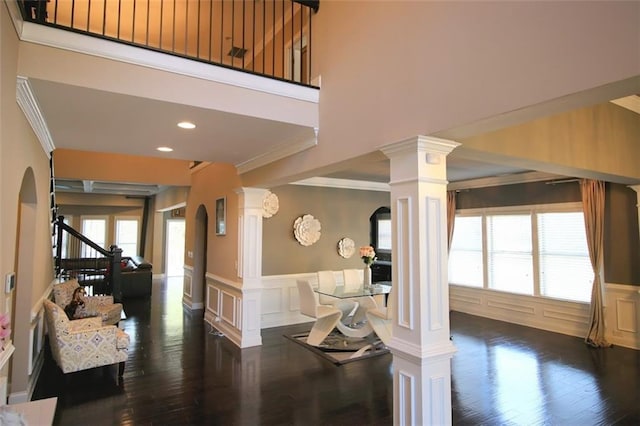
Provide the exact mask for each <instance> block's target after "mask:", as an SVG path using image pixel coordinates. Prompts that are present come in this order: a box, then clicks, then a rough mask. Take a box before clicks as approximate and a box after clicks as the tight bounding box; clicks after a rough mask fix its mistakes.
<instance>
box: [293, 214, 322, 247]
mask: <svg viewBox="0 0 640 426" xmlns="http://www.w3.org/2000/svg"><path fill="white" fill-rule="evenodd" d="M293 235H294V236H295V237H296V240H298V242H299V243H300V244H302V245H303V246H310V245H312V244H313V243H315V242H316V241H318V240H319V239H320V222H319V221H318V219H316V218H314V217H313V216H312V215H310V214H305V215H304V216H300V217H299V218H297V219H296V220H295V222H293Z"/></svg>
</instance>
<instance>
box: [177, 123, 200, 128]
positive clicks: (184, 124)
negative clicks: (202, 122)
mask: <svg viewBox="0 0 640 426" xmlns="http://www.w3.org/2000/svg"><path fill="white" fill-rule="evenodd" d="M178 127H180V128H181V129H195V128H196V125H195V124H193V123H191V122H189V121H181V122H179V123H178Z"/></svg>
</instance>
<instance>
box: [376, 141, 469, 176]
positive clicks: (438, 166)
mask: <svg viewBox="0 0 640 426" xmlns="http://www.w3.org/2000/svg"><path fill="white" fill-rule="evenodd" d="M459 145H460V144H459V143H457V142H453V141H449V140H446V139H439V138H434V137H431V136H421V135H418V136H415V137H412V138H409V139H405V140H403V141H400V142H396V143H392V144H390V145H387V146H385V147H383V148H381V151H382V152H383V153H384V155H386V156H387V157H389V159H390V160H391V169H390V170H391V173H390V178H391V179H390V185H392V186H393V185H398V184H407V183H411V182H413V181H415V180H422V181H425V182H432V183H435V184H443V185H446V184H447V168H446V164H447V155H449V153H450V152H451V151H452V150H453V149H454V148H455V147H457V146H459Z"/></svg>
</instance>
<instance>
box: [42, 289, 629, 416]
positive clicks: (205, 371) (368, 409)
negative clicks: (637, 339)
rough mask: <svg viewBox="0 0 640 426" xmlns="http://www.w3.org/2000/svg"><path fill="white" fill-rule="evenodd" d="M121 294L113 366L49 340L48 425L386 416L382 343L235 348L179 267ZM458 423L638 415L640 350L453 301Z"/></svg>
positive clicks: (387, 381) (267, 338)
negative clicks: (493, 315) (118, 357)
mask: <svg viewBox="0 0 640 426" xmlns="http://www.w3.org/2000/svg"><path fill="white" fill-rule="evenodd" d="M153 286H154V287H153V295H152V299H151V300H149V301H140V300H137V301H136V300H131V301H125V311H126V313H127V319H126V320H124V321H122V322H121V326H122V327H123V328H124V329H125V330H126V331H127V332H128V333H129V334H130V336H131V350H130V353H129V360H128V361H127V365H126V368H125V374H124V380H123V383H122V385H121V386H118V385H117V384H116V382H115V381H114V376H115V373H116V370H115V368H113V369H111V371H106V372H105V371H104V369H95V370H89V371H84V372H78V373H73V374H70V375H68V377H63V375H62V373H61V372H60V370H59V369H58V368H57V366H56V365H55V363H54V362H53V360H52V359H51V356H50V354H49V353H48V352H46V354H45V360H44V366H43V370H42V373H41V375H40V378H39V380H38V383H37V385H36V389H35V391H34V395H33V399H42V398H48V397H52V396H57V397H58V406H57V410H56V416H55V419H54V424H55V425H124V424H126V425H201V424H203V425H204V424H206V425H349V426H356V425H390V424H392V423H393V421H392V418H393V389H392V375H391V367H392V366H391V362H392V356H391V355H383V356H380V357H376V358H370V359H367V360H363V361H358V362H355V363H350V364H346V365H342V366H336V365H334V364H333V363H331V362H329V361H327V360H325V359H323V358H321V357H319V356H317V355H315V354H314V353H312V352H311V351H309V350H306V349H305V348H303V347H302V346H300V345H298V344H295V343H293V342H291V341H289V340H288V339H286V338H285V337H283V336H284V334H292V333H297V332H301V331H306V330H308V329H309V325H308V324H305V325H297V326H290V327H278V328H271V329H265V330H263V333H262V338H263V345H262V346H260V347H256V348H248V349H244V350H240V349H239V348H237V347H236V346H234V345H233V344H232V343H231V342H230V341H228V340H227V339H226V338H225V337H220V336H217V335H215V334H214V333H212V329H211V327H210V326H209V325H207V324H206V323H204V322H203V319H202V317H203V315H202V311H197V312H188V311H185V310H183V308H182V301H181V297H182V296H181V293H182V279H181V278H180V279H177V280H175V281H173V280H169V283H168V284H167V283H166V282H164V281H160V280H156V281H154V284H153ZM451 327H452V336H453V343H454V345H455V346H456V347H457V349H458V352H457V353H456V354H455V355H454V358H453V360H452V406H453V423H454V424H456V425H481V424H482V425H534V424H551V425H581V426H582V425H612V424H619V425H638V424H640V351H634V350H631V349H625V348H619V347H614V348H609V349H592V348H589V347H588V346H587V345H585V344H584V342H583V341H582V339H579V338H575V337H569V336H564V335H561V334H556V333H550V332H545V331H541V330H536V329H532V328H527V327H522V326H517V325H514V324H508V323H504V322H500V321H493V320H489V319H484V318H479V317H474V316H470V315H465V314H460V313H456V312H453V313H452V314H451Z"/></svg>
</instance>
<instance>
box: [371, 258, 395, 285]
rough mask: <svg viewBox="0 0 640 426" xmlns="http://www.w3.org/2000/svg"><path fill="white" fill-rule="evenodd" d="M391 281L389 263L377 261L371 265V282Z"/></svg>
mask: <svg viewBox="0 0 640 426" xmlns="http://www.w3.org/2000/svg"><path fill="white" fill-rule="evenodd" d="M380 281H391V262H387V261H384V260H382V261H381V260H378V261H376V262H374V263H373V265H371V282H373V283H377V282H380Z"/></svg>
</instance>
